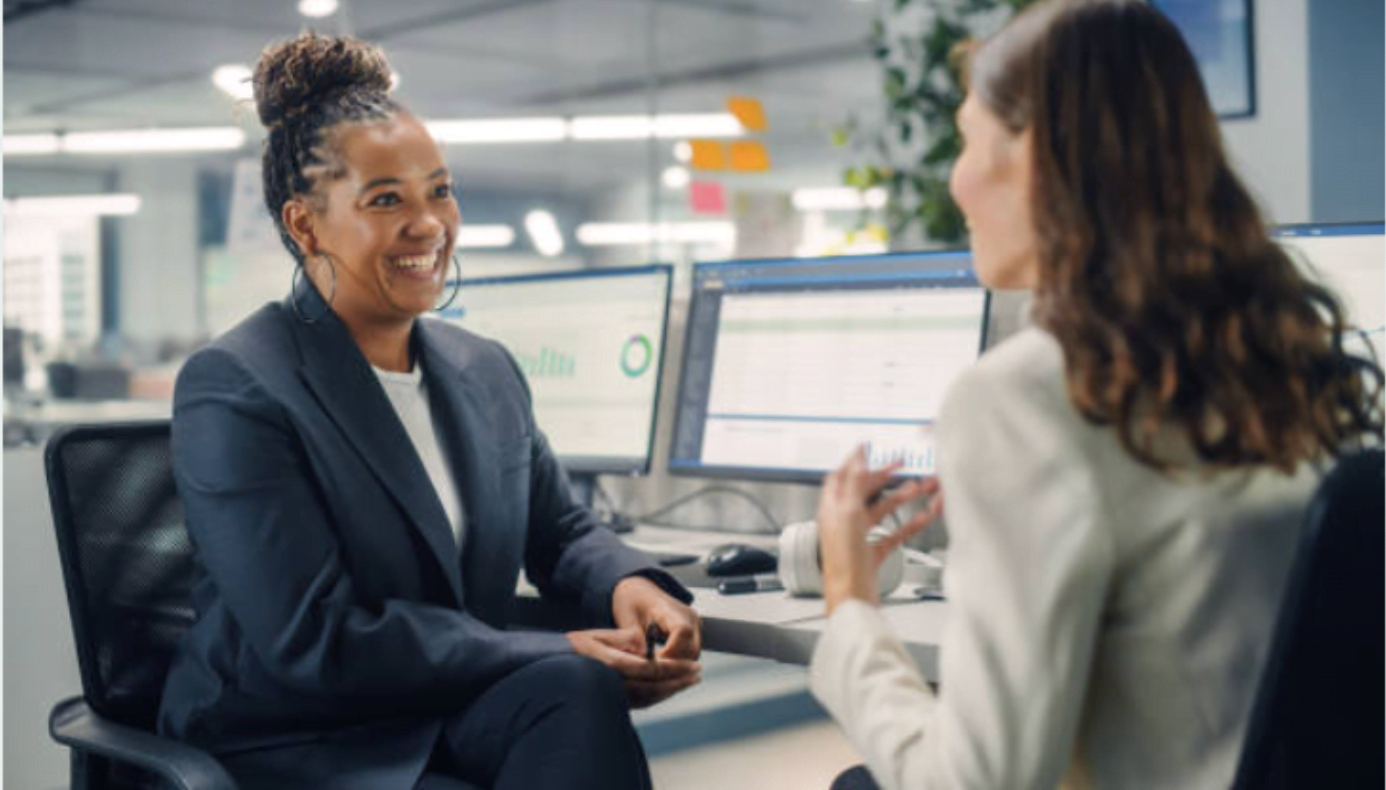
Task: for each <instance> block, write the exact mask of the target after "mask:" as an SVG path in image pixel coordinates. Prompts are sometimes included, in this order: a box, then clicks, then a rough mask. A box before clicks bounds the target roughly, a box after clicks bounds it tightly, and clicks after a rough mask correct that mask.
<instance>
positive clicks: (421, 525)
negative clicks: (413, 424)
mask: <svg viewBox="0 0 1386 790" xmlns="http://www.w3.org/2000/svg"><path fill="white" fill-rule="evenodd" d="M299 299H300V300H301V302H303V303H305V305H304V308H303V309H304V312H305V313H306V314H308V315H320V316H321V317H320V318H319V319H317V321H315V322H314V323H311V324H310V323H306V322H304V321H301V320H296V319H291V324H292V326H293V328H294V333H295V335H296V336H297V337H298V342H299V347H300V349H302V352H303V367H302V368H301V369H300V374H301V376H302V377H303V379H304V382H305V383H306V384H307V385H308V387H309V389H310V390H311V391H312V392H313V394H314V395H315V396H316V397H317V399H318V401H319V402H320V403H321V404H322V406H323V408H324V409H325V410H326V411H327V412H328V414H330V415H331V417H332V419H333V421H335V422H336V423H337V425H338V427H340V428H341V430H342V433H343V434H345V435H346V437H347V439H348V440H349V441H350V442H351V444H352V445H353V446H354V447H355V448H356V450H357V452H358V453H360V454H361V457H362V458H364V459H365V461H366V463H367V465H369V466H370V468H371V471H372V472H374V473H375V476H376V477H377V478H379V479H380V481H381V483H383V484H384V486H385V488H386V489H387V490H388V491H389V492H390V494H391V496H393V497H394V499H395V501H396V502H398V503H399V505H400V507H401V508H402V509H403V510H404V512H405V513H406V514H407V515H408V517H409V521H410V523H411V524H412V525H413V526H414V528H415V529H417V530H418V531H419V534H420V535H421V537H422V538H423V540H424V542H425V543H426V544H427V545H428V547H429V549H430V550H431V553H432V554H433V557H434V559H435V560H436V561H437V562H438V564H439V566H440V568H441V569H442V571H443V574H444V576H445V577H446V578H447V580H448V587H449V588H450V589H451V590H452V593H453V596H454V597H455V599H456V603H457V605H458V606H461V605H462V604H463V590H462V579H461V573H460V571H459V569H458V563H457V544H456V542H455V540H454V539H453V535H452V527H451V525H450V524H449V522H448V517H447V513H446V512H444V510H443V505H442V503H441V502H440V501H439V499H438V494H437V492H436V491H435V490H434V488H433V483H432V482H431V481H430V480H429V479H428V472H427V471H426V470H425V469H424V467H423V462H422V461H420V460H419V454H418V453H417V452H416V451H415V450H414V445H413V441H412V440H411V439H410V438H409V434H408V432H407V431H406V430H405V428H404V424H403V423H401V422H400V420H399V415H398V414H396V413H395V408H394V405H393V404H391V403H390V399H389V396H387V395H386V394H385V390H384V388H383V387H382V386H381V385H380V381H379V380H378V379H377V378H376V375H375V372H374V371H373V370H371V366H370V363H369V362H367V361H366V358H365V356H364V355H363V354H362V353H361V351H360V349H358V348H357V346H356V341H355V340H353V339H352V337H351V333H350V332H348V331H347V328H346V325H344V324H343V323H342V322H341V320H340V319H338V318H337V315H336V314H335V313H333V312H332V311H331V310H329V309H328V308H327V305H326V303H325V302H323V300H322V298H321V297H320V296H319V295H318V293H317V291H316V290H315V289H314V288H312V287H311V286H305V287H302V288H300V290H299Z"/></svg>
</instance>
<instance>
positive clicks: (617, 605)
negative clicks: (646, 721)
mask: <svg viewBox="0 0 1386 790" xmlns="http://www.w3.org/2000/svg"><path fill="white" fill-rule="evenodd" d="M390 84H391V79H390V68H389V64H388V63H387V62H386V60H385V56H384V54H383V53H382V52H381V51H380V50H378V49H376V48H375V47H372V46H370V45H368V44H365V43H363V42H361V41H357V40H355V39H350V38H333V37H324V36H317V35H314V34H311V33H309V34H305V35H302V36H299V37H298V38H296V39H293V40H291V41H288V42H284V43H282V44H279V45H275V46H272V47H270V48H269V49H267V50H266V51H265V53H264V55H263V56H262V57H261V58H260V62H259V64H258V66H257V68H256V70H255V98H256V105H257V109H258V110H259V115H260V119H261V121H262V122H263V123H264V124H265V126H266V127H267V129H268V139H267V141H266V143H265V152H264V167H263V174H264V191H265V203H266V206H267V207H268V209H269V212H270V216H271V217H272V218H273V219H274V222H275V224H276V226H277V228H278V230H279V233H280V236H281V238H282V240H283V242H284V246H285V248H286V249H287V250H288V252H289V253H290V255H291V256H292V258H293V260H294V263H295V267H296V268H295V271H294V276H293V279H292V283H293V285H292V287H291V292H290V294H289V296H288V298H286V299H285V300H284V301H283V302H282V303H277V304H269V305H266V306H265V307H264V308H263V309H261V310H260V311H259V312H257V313H255V314H254V315H252V316H250V317H249V318H247V319H246V320H245V321H243V322H242V323H241V324H240V325H238V326H237V327H235V328H234V329H232V330H230V331H229V332H227V333H226V334H225V335H223V336H221V337H219V338H217V340H216V341H215V342H213V343H212V344H211V345H210V346H208V347H207V348H205V349H202V350H201V351H199V352H198V353H197V354H195V355H193V357H192V358H191V359H189V360H188V363H187V365H186V366H185V367H184V368H183V370H182V371H181V373H180V374H179V377H178V386H177V390H176V393H175V397H174V416H173V465H174V474H175V477H176V479H177V483H178V491H179V494H180V496H181V498H182V500H183V504H184V506H185V508H186V511H187V524H188V532H189V534H190V536H191V537H192V542H193V545H194V547H195V549H196V567H197V574H196V579H195V585H194V590H193V603H194V605H195V608H196V613H197V619H196V622H195V623H194V624H193V626H192V628H191V629H190V630H189V632H188V635H187V637H186V639H185V641H184V643H183V645H182V648H181V650H180V651H179V653H178V655H177V656H176V658H175V660H174V661H173V664H172V666H171V668H170V671H169V675H168V679H167V682H166V684H165V687H164V694H163V699H162V702H161V707H160V711H159V730H160V731H161V732H162V733H164V734H167V735H171V736H174V737H177V738H180V739H183V740H186V741H188V742H190V743H193V744H196V745H198V746H200V747H203V748H205V749H207V750H209V751H211V752H212V753H214V754H215V755H216V756H217V757H218V758H219V759H220V760H221V761H222V762H223V764H224V765H225V766H226V767H227V769H228V770H229V771H230V773H231V774H232V775H233V776H234V777H235V778H236V779H237V781H238V782H239V783H240V784H241V786H242V787H247V788H256V789H257V790H259V789H260V788H293V790H307V788H332V790H349V789H350V788H359V789H360V790H391V789H393V790H410V788H415V787H416V786H417V787H420V788H423V787H427V788H443V787H457V786H458V785H457V782H456V780H458V779H461V780H465V781H466V782H468V783H470V784H469V785H467V786H475V785H482V786H485V787H491V788H517V789H522V790H529V789H530V788H539V787H552V788H567V787H572V788H647V787H649V784H650V778H649V772H648V768H647V766H646V763H645V756H644V753H643V752H642V750H641V747H640V742H639V739H638V738H637V736H636V733H635V730H634V728H633V727H632V725H631V721H630V714H629V706H630V705H649V704H653V703H655V702H658V701H660V700H662V699H664V698H667V697H669V696H670V695H672V694H674V693H677V692H678V691H680V690H682V689H685V688H688V687H689V686H690V685H692V684H693V683H696V682H697V681H698V671H699V665H698V664H697V658H698V653H699V628H698V619H697V615H696V614H695V613H694V612H693V611H692V610H691V609H689V608H688V607H687V606H686V603H687V602H688V601H689V600H690V598H691V597H690V596H689V594H688V592H687V591H686V590H684V589H683V588H682V587H681V586H680V585H679V584H678V583H677V582H676V581H674V580H673V579H672V578H671V577H669V576H668V575H667V574H665V573H664V572H663V571H661V570H659V568H658V566H656V565H655V564H654V563H653V561H652V560H651V559H650V558H649V557H647V556H645V555H643V554H640V553H639V552H636V551H634V550H632V549H630V548H628V547H626V546H625V545H624V544H622V543H621V541H620V540H618V539H617V538H616V537H615V536H614V535H613V534H612V533H611V532H610V531H609V530H606V529H603V528H601V527H600V526H599V525H598V524H597V523H596V521H595V519H594V518H593V516H592V514H591V513H589V512H588V511H587V509H586V508H584V507H583V506H581V505H580V504H578V503H577V502H576V501H574V499H573V498H572V496H571V494H570V493H569V490H568V486H567V481H566V479H565V477H564V473H563V470H562V469H561V468H560V467H559V465H558V462H557V461H556V460H555V458H554V455H553V452H552V451H551V450H550V449H549V446H548V443H547V442H546V441H545V439H544V436H543V434H542V432H540V431H539V429H538V427H537V426H536V425H535V421H534V414H533V411H532V409H531V408H530V401H529V391H528V389H527V388H526V385H525V381H524V377H523V376H522V375H521V374H520V371H519V368H518V367H517V366H516V365H515V362H514V360H512V359H511V358H510V356H509V355H508V354H507V353H506V351H505V349H503V348H502V347H501V346H500V345H499V344H497V343H495V342H493V341H490V340H486V339H484V338H481V337H478V336H476V335H473V334H471V333H469V332H465V331H463V330H461V329H458V328H457V327H454V326H451V325H448V324H445V323H443V322H441V321H435V320H430V319H425V318H421V316H423V315H425V314H426V313H427V312H428V311H430V310H432V309H433V308H434V305H435V304H436V303H438V302H439V301H442V300H443V299H444V298H445V293H444V292H445V290H446V289H445V287H444V284H445V283H446V281H447V279H448V276H449V271H450V269H451V268H452V266H451V264H452V250H453V245H454V244H455V242H456V238H457V231H458V227H459V225H460V222H461V218H460V216H459V214H458V208H457V202H456V200H455V198H454V197H453V186H452V181H451V174H450V173H449V171H448V168H447V166H446V164H445V162H444V160H443V156H442V153H441V151H440V150H439V147H438V145H437V143H436V142H435V141H434V140H433V138H432V137H431V136H430V135H429V133H428V130H427V129H426V128H425V126H424V125H423V124H422V123H421V122H420V121H419V120H418V119H417V118H415V117H414V116H413V115H412V114H410V113H409V112H408V111H407V110H406V109H405V108H404V107H403V106H402V105H400V104H399V103H398V102H396V101H395V100H394V99H393V98H391V97H390V95H389V92H390ZM522 566H523V568H524V571H525V574H526V576H527V578H528V579H529V580H530V581H531V582H533V583H534V584H535V586H537V587H538V588H539V589H540V591H541V592H543V594H544V595H546V596H553V597H556V598H560V599H567V600H569V601H571V602H573V603H574V604H577V605H579V607H580V608H581V609H582V611H584V612H585V613H586V614H587V616H588V618H589V619H590V621H591V623H592V625H593V626H597V627H594V628H590V629H585V630H575V631H570V632H568V633H566V634H559V633H540V632H533V631H522V630H516V629H514V628H512V627H511V623H510V605H511V601H512V600H513V597H514V592H515V585H516V580H517V577H518V575H519V572H520V569H521V567H522ZM656 626H657V627H658V628H659V629H660V630H662V631H663V632H664V633H665V634H667V635H668V637H669V638H668V640H667V642H666V644H665V645H664V646H663V648H661V649H660V650H659V651H658V652H657V653H652V654H651V655H648V656H647V655H646V652H645V650H646V645H645V637H644V634H645V633H646V629H647V628H652V627H656ZM420 782H422V784H420Z"/></svg>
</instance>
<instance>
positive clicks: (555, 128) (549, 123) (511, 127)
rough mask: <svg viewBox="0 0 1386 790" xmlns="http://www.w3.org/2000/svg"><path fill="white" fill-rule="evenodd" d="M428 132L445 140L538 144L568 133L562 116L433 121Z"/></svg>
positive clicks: (452, 141)
mask: <svg viewBox="0 0 1386 790" xmlns="http://www.w3.org/2000/svg"><path fill="white" fill-rule="evenodd" d="M428 131H429V132H430V133H431V134H432V135H433V136H434V138H436V139H437V140H438V141H439V142H442V143H538V142H552V141H556V140H562V139H564V138H566V137H567V136H568V122H567V121H565V120H563V119H562V118H493V119H479V120H474V121H432V122H430V123H429V124H428Z"/></svg>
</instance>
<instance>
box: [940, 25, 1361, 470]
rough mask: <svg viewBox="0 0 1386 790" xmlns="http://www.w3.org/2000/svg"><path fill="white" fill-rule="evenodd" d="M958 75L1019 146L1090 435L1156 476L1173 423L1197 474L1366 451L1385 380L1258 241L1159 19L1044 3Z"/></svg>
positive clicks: (1290, 269)
mask: <svg viewBox="0 0 1386 790" xmlns="http://www.w3.org/2000/svg"><path fill="white" fill-rule="evenodd" d="M967 71H968V75H967V80H968V83H969V90H970V91H972V92H973V93H974V94H975V95H976V97H977V98H978V99H980V100H981V102H982V104H983V105H985V106H986V107H987V108H988V109H990V110H991V111H992V112H993V113H995V114H996V115H997V116H998V117H999V118H1000V119H1001V121H1002V122H1003V123H1004V124H1005V125H1006V126H1007V127H1008V128H1009V129H1010V130H1012V131H1014V132H1016V133H1020V132H1022V131H1023V130H1025V129H1027V128H1028V129H1032V130H1033V139H1034V162H1035V173H1036V177H1035V183H1036V187H1035V193H1034V195H1033V198H1032V199H1033V209H1034V217H1035V226H1036V234H1037V240H1038V246H1039V250H1038V254H1039V259H1040V260H1039V270H1040V271H1039V281H1038V286H1037V288H1036V294H1035V314H1034V315H1035V320H1036V322H1037V323H1038V324H1039V325H1040V326H1042V327H1044V328H1046V329H1047V330H1048V331H1050V332H1052V333H1053V334H1054V335H1055V336H1056V337H1057V338H1058V340H1059V343H1060V345H1061V346H1062V347H1063V350H1064V357H1065V374H1066V378H1067V386H1068V393H1069V397H1070V398H1071V399H1072V401H1073V403H1074V405H1075V406H1076V407H1077V408H1078V410H1079V411H1080V412H1081V413H1082V414H1083V415H1084V416H1085V417H1086V418H1087V419H1088V420H1089V421H1091V422H1094V423H1097V424H1110V425H1113V426H1114V427H1115V428H1116V430H1117V431H1118V433H1119V435H1120V439H1121V443H1122V445H1123V446H1124V447H1125V448H1126V449H1127V451H1129V452H1130V453H1131V454H1132V455H1133V456H1134V457H1136V458H1137V459H1139V460H1140V461H1141V462H1143V463H1146V464H1148V465H1150V466H1153V467H1155V468H1157V469H1162V470H1168V469H1170V468H1171V467H1172V466H1175V465H1179V464H1178V463H1177V462H1176V461H1175V460H1174V458H1172V457H1170V456H1169V454H1168V453H1162V452H1161V451H1160V450H1159V449H1158V448H1157V441H1156V440H1157V437H1158V435H1159V434H1160V433H1162V432H1163V431H1164V430H1166V428H1167V427H1168V426H1171V425H1172V426H1176V427H1177V428H1179V429H1181V430H1182V432H1183V433H1184V434H1185V435H1186V436H1187V438H1188V441H1189V446H1190V447H1191V449H1192V450H1193V452H1194V454H1195V455H1196V456H1197V457H1198V459H1200V460H1201V461H1202V462H1203V463H1206V464H1210V465H1213V466H1229V467H1230V466H1241V465H1246V464H1271V465H1274V466H1276V467H1278V468H1281V469H1284V470H1286V471H1289V470H1291V469H1293V468H1294V467H1295V466H1296V465H1297V464H1298V463H1299V462H1301V461H1304V460H1307V459H1312V458H1316V457H1321V456H1322V455H1323V454H1329V455H1337V454H1338V453H1339V452H1340V451H1341V450H1342V449H1344V446H1345V445H1347V444H1349V443H1351V442H1352V441H1354V440H1356V439H1360V438H1362V437H1363V434H1366V433H1375V434H1377V435H1378V436H1380V434H1381V431H1382V412H1381V407H1380V405H1379V404H1380V402H1381V392H1382V389H1381V388H1382V371H1381V369H1380V368H1379V367H1378V366H1377V365H1376V364H1375V363H1373V362H1372V361H1370V360H1367V359H1365V358H1362V357H1358V356H1354V355H1352V354H1349V353H1347V352H1346V351H1345V350H1344V348H1343V336H1344V331H1345V329H1346V327H1345V326H1344V317H1343V309H1342V307H1341V306H1340V305H1339V303H1338V300H1337V299H1336V298H1335V297H1334V295H1333V294H1332V293H1331V292H1329V291H1328V290H1326V289H1325V288H1323V287H1320V286H1319V285H1316V284H1315V283H1313V282H1311V281H1310V280H1308V279H1307V278H1306V277H1305V276H1304V275H1303V274H1302V273H1301V271H1300V269H1299V268H1297V267H1296V265H1295V264H1294V262H1293V261H1292V260H1291V259H1290V257H1289V256H1288V255H1287V253H1286V252H1285V250H1284V249H1283V248H1282V247H1281V246H1280V245H1278V244H1277V243H1276V242H1275V241H1274V240H1273V239H1272V238H1271V237H1270V236H1269V234H1268V232H1267V228H1266V224H1265V222H1264V221H1263V219H1262V217H1261V213H1260V211H1259V210H1258V209H1257V207H1256V204H1255V202H1254V201H1253V200H1252V199H1251V197H1250V195H1249V194H1248V193H1247V190H1246V188H1245V187H1244V186H1243V185H1242V183H1241V181H1240V180H1239V179H1238V178H1237V176H1236V174H1235V173H1233V172H1232V168H1231V166H1230V165H1229V164H1228V161H1227V157H1226V154H1225V153H1224V151H1223V145H1222V140H1221V137H1220V134H1219V130H1218V125H1217V120H1216V118H1215V116H1214V114H1213V110H1212V108H1211V106H1210V104H1209V101H1208V97H1207V94H1206V93H1205V91H1204V88H1203V83H1202V80H1201V79H1200V77H1199V73H1198V68H1197V65H1196V64H1195V61H1194V58H1193V55H1192V54H1191V53H1190V52H1189V49H1188V47H1187V46H1186V45H1185V43H1184V40H1183V38H1182V37H1181V36H1180V34H1179V31H1178V30H1177V29H1176V28H1175V27H1174V26H1173V25H1172V24H1171V23H1170V22H1169V20H1167V19H1166V18H1165V17H1164V16H1163V15H1161V14H1160V13H1159V12H1158V11H1156V10H1155V9H1154V8H1152V7H1151V6H1150V5H1149V4H1148V3H1146V2H1144V1H1143V0H1051V1H1050V2H1044V3H1040V4H1039V5H1036V6H1033V7H1031V8H1030V9H1028V10H1027V11H1025V12H1023V13H1021V14H1020V15H1019V16H1018V17H1016V19H1014V20H1013V21H1012V22H1011V23H1010V24H1009V25H1007V26H1006V27H1005V28H1004V29H1003V30H1002V31H1001V32H999V33H998V34H996V35H995V36H993V37H991V38H989V39H987V40H986V41H984V42H982V43H981V44H980V45H979V46H977V47H976V49H975V50H974V51H973V52H972V53H971V57H970V58H969V59H968V63H967ZM1180 455H1182V453H1180Z"/></svg>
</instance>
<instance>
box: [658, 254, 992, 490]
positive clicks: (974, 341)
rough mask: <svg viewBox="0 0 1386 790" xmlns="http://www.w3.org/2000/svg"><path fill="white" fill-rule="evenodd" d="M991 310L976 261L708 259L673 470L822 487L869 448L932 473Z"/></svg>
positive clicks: (696, 283) (695, 301)
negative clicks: (943, 423) (953, 393)
mask: <svg viewBox="0 0 1386 790" xmlns="http://www.w3.org/2000/svg"><path fill="white" fill-rule="evenodd" d="M988 304H989V298H988V294H987V291H986V290H985V289H984V288H983V287H982V286H981V285H980V284H979V283H978V282H977V279H976V277H975V275H974V274H973V271H972V265H971V256H970V254H969V253H966V252H941V253H912V254H901V255H874V256H860V257H851V258H818V259H790V260H762V261H733V262H729V263H704V264H698V265H697V266H695V267H694V271H693V293H692V299H691V302H690V304H689V314H688V329H687V338H686V340H685V341H684V359H683V370H682V377H681V380H680V383H679V392H678V407H677V413H676V415H675V423H674V436H673V443H672V448H671V451H670V458H669V470H670V471H671V472H673V473H676V474H691V475H703V476H710V477H736V478H744V479H756V480H786V481H800V482H818V481H819V480H821V479H822V476H823V474H824V473H825V472H827V471H830V470H832V469H834V468H836V467H837V466H838V464H840V463H841V462H842V460H843V459H844V458H846V457H847V455H848V453H850V452H851V451H852V449H853V448H855V447H856V446H857V445H859V444H865V445H866V446H867V448H868V453H869V455H870V459H871V463H872V465H873V466H881V465H884V464H886V463H889V462H891V461H894V460H900V461H902V462H903V463H904V467H903V468H902V470H901V472H900V473H899V474H901V475H908V476H924V475H932V474H934V455H933V437H932V426H933V423H934V419H935V417H936V416H937V414H938V409H939V406H940V404H941V402H942V400H943V394H944V392H945V391H946V390H947V389H948V385H949V384H950V383H951V382H952V381H953V379H954V378H955V377H956V376H957V375H958V374H959V373H960V372H962V371H963V370H964V369H965V368H967V367H968V366H969V365H971V364H972V363H973V362H974V361H976V359H977V356H978V354H979V353H980V352H981V349H982V347H983V342H984V339H985V338H984V329H985V327H986V319H987V308H988Z"/></svg>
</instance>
